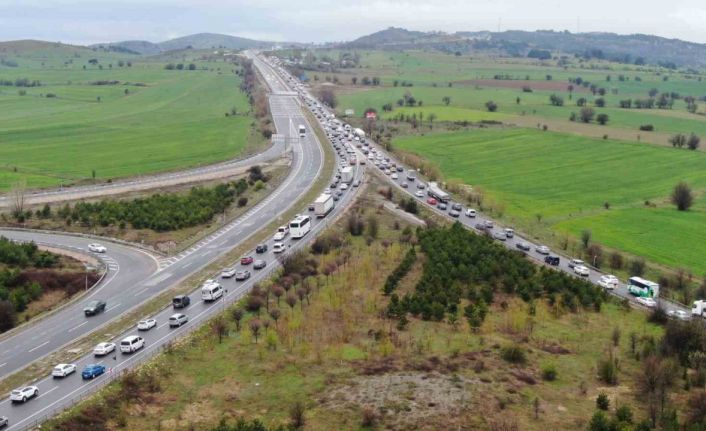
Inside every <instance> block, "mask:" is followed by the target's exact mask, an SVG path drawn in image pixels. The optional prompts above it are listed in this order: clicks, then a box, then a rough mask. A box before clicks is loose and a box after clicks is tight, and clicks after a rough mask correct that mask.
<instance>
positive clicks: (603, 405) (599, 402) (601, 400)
mask: <svg viewBox="0 0 706 431" xmlns="http://www.w3.org/2000/svg"><path fill="white" fill-rule="evenodd" d="M596 407H598V408H599V409H601V410H603V411H608V409H609V408H610V399H609V398H608V395H607V394H606V393H605V392H601V393H600V394H598V396H597V397H596Z"/></svg>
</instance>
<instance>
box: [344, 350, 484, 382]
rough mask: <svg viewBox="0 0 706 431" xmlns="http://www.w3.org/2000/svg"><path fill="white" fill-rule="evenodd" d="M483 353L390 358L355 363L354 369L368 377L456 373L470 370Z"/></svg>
mask: <svg viewBox="0 0 706 431" xmlns="http://www.w3.org/2000/svg"><path fill="white" fill-rule="evenodd" d="M481 355H482V353H481V352H465V353H461V354H459V355H456V356H452V357H448V358H440V357H438V356H429V357H427V358H421V359H406V360H405V359H402V358H398V357H395V356H389V357H386V358H382V359H377V360H363V361H354V362H353V367H354V369H356V370H357V371H358V372H359V373H360V374H363V375H366V376H374V375H381V374H387V373H395V372H401V371H421V372H439V373H454V372H457V371H459V370H462V369H469V368H471V367H472V365H473V363H474V362H475V360H476V359H478V357H479V356H481Z"/></svg>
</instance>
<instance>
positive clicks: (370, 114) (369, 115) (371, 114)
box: [365, 111, 378, 120]
mask: <svg viewBox="0 0 706 431" xmlns="http://www.w3.org/2000/svg"><path fill="white" fill-rule="evenodd" d="M377 117H378V114H376V113H375V112H373V111H370V112H366V113H365V118H367V119H368V120H374V119H376V118H377Z"/></svg>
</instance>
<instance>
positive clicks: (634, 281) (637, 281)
mask: <svg viewBox="0 0 706 431" xmlns="http://www.w3.org/2000/svg"><path fill="white" fill-rule="evenodd" d="M628 292H630V293H631V294H633V295H635V296H641V297H643V298H657V297H658V296H659V284H657V283H655V282H654V281H650V280H645V279H644V278H642V277H630V278H629V279H628Z"/></svg>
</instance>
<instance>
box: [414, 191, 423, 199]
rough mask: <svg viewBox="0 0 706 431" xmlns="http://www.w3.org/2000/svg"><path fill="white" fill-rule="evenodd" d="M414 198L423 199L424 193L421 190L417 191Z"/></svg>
mask: <svg viewBox="0 0 706 431" xmlns="http://www.w3.org/2000/svg"><path fill="white" fill-rule="evenodd" d="M414 196H416V197H418V198H423V197H424V192H423V191H421V190H417V191H416V192H415V193H414Z"/></svg>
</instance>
